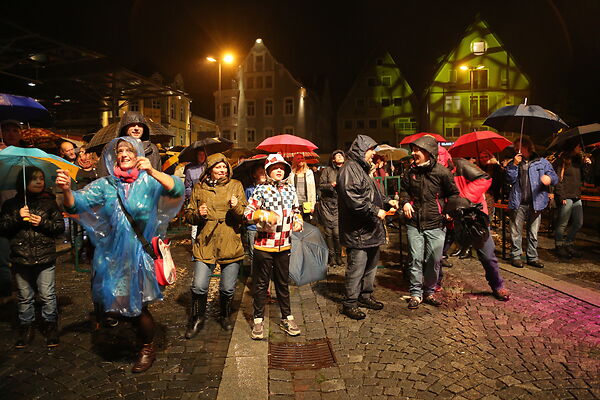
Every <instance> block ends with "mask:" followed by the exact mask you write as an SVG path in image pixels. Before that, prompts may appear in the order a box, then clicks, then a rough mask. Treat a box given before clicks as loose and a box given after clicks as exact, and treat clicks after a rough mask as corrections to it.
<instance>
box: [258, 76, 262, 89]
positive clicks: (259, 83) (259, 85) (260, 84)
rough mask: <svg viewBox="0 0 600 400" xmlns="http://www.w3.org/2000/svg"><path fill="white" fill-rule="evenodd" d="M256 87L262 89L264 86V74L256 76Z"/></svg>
mask: <svg viewBox="0 0 600 400" xmlns="http://www.w3.org/2000/svg"><path fill="white" fill-rule="evenodd" d="M256 88H257V89H262V88H263V77H262V76H257V77H256Z"/></svg>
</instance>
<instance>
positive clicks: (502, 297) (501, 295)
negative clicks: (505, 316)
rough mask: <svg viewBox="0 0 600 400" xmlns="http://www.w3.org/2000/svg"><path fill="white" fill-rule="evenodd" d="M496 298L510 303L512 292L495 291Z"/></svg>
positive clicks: (505, 290)
mask: <svg viewBox="0 0 600 400" xmlns="http://www.w3.org/2000/svg"><path fill="white" fill-rule="evenodd" d="M493 293H494V297H495V298H496V299H498V300H500V301H508V299H510V292H509V291H508V289H504V288H502V289H498V290H494V292H493Z"/></svg>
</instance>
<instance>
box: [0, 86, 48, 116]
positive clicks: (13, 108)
mask: <svg viewBox="0 0 600 400" xmlns="http://www.w3.org/2000/svg"><path fill="white" fill-rule="evenodd" d="M49 118H50V113H48V110H46V108H45V107H44V106H42V105H41V104H40V103H38V102H37V101H35V100H34V99H32V98H31V97H24V96H16V95H14V94H5V93H0V121H4V120H5V119H14V120H17V121H21V122H28V121H38V120H42V119H49Z"/></svg>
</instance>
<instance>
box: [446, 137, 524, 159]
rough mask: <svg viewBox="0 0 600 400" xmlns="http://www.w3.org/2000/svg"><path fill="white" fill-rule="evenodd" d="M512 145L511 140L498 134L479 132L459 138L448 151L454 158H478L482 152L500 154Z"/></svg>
mask: <svg viewBox="0 0 600 400" xmlns="http://www.w3.org/2000/svg"><path fill="white" fill-rule="evenodd" d="M510 145H512V142H511V141H510V140H508V139H507V138H505V137H504V136H500V135H498V134H497V133H496V132H492V131H477V132H471V133H467V134H465V135H462V136H461V137H459V138H458V140H457V141H456V142H454V144H453V145H452V146H451V147H450V148H449V149H448V151H449V152H450V154H452V157H477V156H478V155H479V153H481V152H482V151H489V152H490V153H498V152H500V151H502V150H504V149H505V148H507V147H508V146H510Z"/></svg>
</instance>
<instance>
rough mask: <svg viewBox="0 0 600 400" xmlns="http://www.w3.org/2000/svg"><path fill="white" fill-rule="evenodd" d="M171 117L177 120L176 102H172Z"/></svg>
mask: <svg viewBox="0 0 600 400" xmlns="http://www.w3.org/2000/svg"><path fill="white" fill-rule="evenodd" d="M169 111H170V115H171V118H173V119H175V118H177V116H176V115H175V102H174V101H173V100H171V107H170V110H169Z"/></svg>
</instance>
